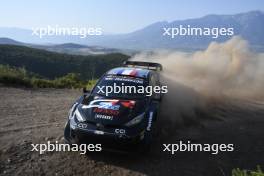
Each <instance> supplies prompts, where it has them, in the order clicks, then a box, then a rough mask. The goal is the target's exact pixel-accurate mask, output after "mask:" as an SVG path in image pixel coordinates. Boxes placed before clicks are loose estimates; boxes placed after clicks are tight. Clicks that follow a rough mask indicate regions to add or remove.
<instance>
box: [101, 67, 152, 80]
mask: <svg viewBox="0 0 264 176" xmlns="http://www.w3.org/2000/svg"><path fill="white" fill-rule="evenodd" d="M150 72H151V71H150V70H148V69H143V68H135V67H117V68H114V69H112V70H110V71H108V72H107V73H106V75H121V76H131V77H136V78H147V77H148V75H149V73H150Z"/></svg>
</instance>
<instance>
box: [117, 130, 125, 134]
mask: <svg viewBox="0 0 264 176" xmlns="http://www.w3.org/2000/svg"><path fill="white" fill-rule="evenodd" d="M115 133H117V134H126V130H125V129H115Z"/></svg>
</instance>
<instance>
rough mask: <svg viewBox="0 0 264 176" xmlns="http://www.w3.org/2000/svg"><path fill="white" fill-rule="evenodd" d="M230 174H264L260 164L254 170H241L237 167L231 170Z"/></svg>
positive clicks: (251, 175) (246, 175)
mask: <svg viewBox="0 0 264 176" xmlns="http://www.w3.org/2000/svg"><path fill="white" fill-rule="evenodd" d="M232 176H264V172H263V171H262V170H261V168H260V166H257V169H256V170H241V169H239V168H237V169H233V170H232Z"/></svg>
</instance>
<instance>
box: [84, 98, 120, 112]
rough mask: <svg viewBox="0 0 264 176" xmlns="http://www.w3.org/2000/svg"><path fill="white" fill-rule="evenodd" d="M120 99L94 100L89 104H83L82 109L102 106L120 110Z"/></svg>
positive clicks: (102, 107)
mask: <svg viewBox="0 0 264 176" xmlns="http://www.w3.org/2000/svg"><path fill="white" fill-rule="evenodd" d="M117 102H118V100H114V99H113V100H93V101H91V102H90V104H89V105H83V106H82V109H89V108H101V109H112V110H119V107H120V105H116V103H117Z"/></svg>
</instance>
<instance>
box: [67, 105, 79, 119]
mask: <svg viewBox="0 0 264 176" xmlns="http://www.w3.org/2000/svg"><path fill="white" fill-rule="evenodd" d="M77 105H78V103H74V104H73V105H72V107H71V109H70V110H69V113H68V117H69V119H70V118H72V117H73V116H74V110H75V109H76V107H77Z"/></svg>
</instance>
